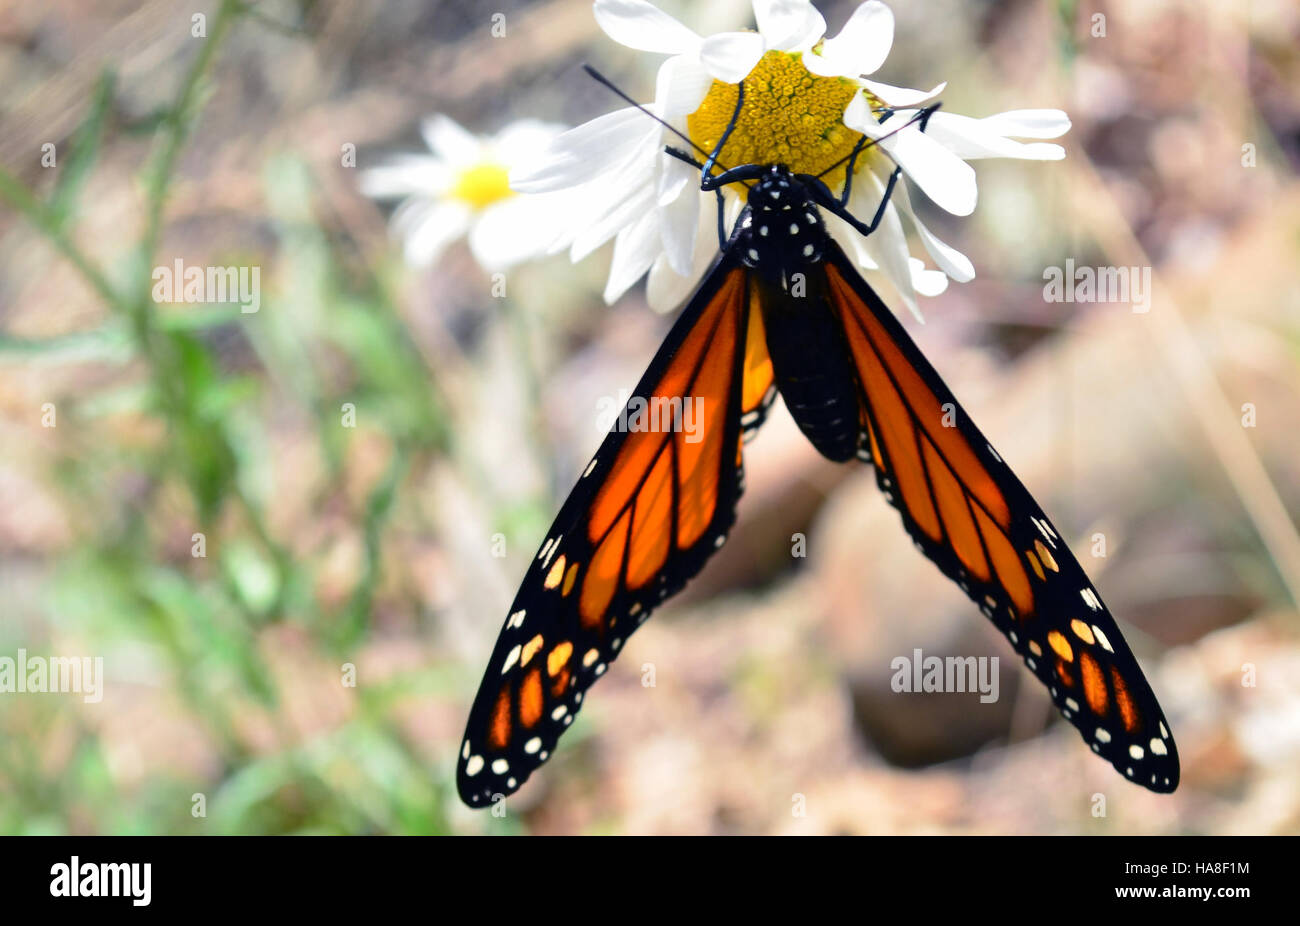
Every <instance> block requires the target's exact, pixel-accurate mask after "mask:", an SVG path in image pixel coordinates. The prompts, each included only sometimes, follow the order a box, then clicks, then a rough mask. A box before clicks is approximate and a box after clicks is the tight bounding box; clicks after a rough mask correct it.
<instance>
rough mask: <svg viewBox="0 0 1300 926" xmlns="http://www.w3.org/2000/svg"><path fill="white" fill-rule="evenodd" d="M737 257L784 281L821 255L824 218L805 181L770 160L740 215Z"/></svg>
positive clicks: (824, 228) (769, 277)
mask: <svg viewBox="0 0 1300 926" xmlns="http://www.w3.org/2000/svg"><path fill="white" fill-rule="evenodd" d="M737 234H738V236H739V240H738V242H737V243H738V245H739V253H740V258H741V261H742V262H743V263H744V264H745V266H747V267H751V268H753V269H755V270H756V271H758V272H759V273H760V274H762V275H763V276H765V277H767V278H768V279H770V280H774V281H780V282H783V281H785V280H787V279H788V278H789V277H790V275H791V274H792V273H795V272H797V271H798V270H799V268H801V267H806V266H808V265H810V264H815V263H817V262H819V261H820V260H821V259H822V256H823V254H824V253H825V249H826V234H827V232H826V224H825V223H824V222H823V221H822V217H821V213H820V212H819V211H818V208H817V205H816V204H815V203H814V202H813V199H812V195H811V194H810V192H809V190H808V188H807V187H806V186H805V185H804V183H803V181H801V180H800V179H799V178H797V177H795V176H794V175H793V174H792V173H790V171H789V169H788V168H786V167H783V166H781V165H773V166H772V167H771V168H769V169H768V170H767V172H766V173H764V174H763V175H762V177H760V178H759V179H758V180H757V181H756V182H755V183H754V186H753V187H752V188H751V189H750V191H749V206H748V208H746V210H745V212H744V213H743V214H742V216H741V219H740V229H739V231H738V233H737Z"/></svg>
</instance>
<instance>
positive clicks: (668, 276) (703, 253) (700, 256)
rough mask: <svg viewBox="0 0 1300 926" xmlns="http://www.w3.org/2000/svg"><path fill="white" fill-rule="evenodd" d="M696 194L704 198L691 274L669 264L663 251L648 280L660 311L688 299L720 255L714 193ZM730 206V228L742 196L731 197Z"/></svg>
mask: <svg viewBox="0 0 1300 926" xmlns="http://www.w3.org/2000/svg"><path fill="white" fill-rule="evenodd" d="M696 195H697V196H698V197H699V200H700V202H699V218H698V224H697V225H696V228H695V254H694V257H693V258H692V260H691V268H690V273H689V274H687V275H686V276H682V275H681V274H680V273H677V272H676V271H675V270H673V268H672V266H671V265H670V264H669V263H668V255H667V254H660V255H659V257H658V258H656V259H655V262H654V265H653V266H651V268H650V277H649V279H648V280H647V281H646V301H647V302H648V303H649V304H650V308H652V309H654V310H655V311H656V312H660V313H666V312H672V311H674V310H675V309H677V308H678V307H679V306H680V305H681V304H682V303H683V302H685V301H686V297H687V296H689V295H690V294H691V292H692V291H693V290H694V289H695V287H696V286H697V285H698V284H699V282H700V279H701V278H702V277H703V276H704V272H705V271H706V270H707V269H708V268H709V267H710V266H711V265H712V263H713V261H714V260H715V259H716V258H717V256H718V238H717V232H716V229H717V211H716V210H715V208H714V199H713V196H712V195H711V194H708V193H698V194H696ZM727 206H728V209H727V216H726V217H725V221H726V222H727V226H726V227H727V228H730V227H731V226H732V225H733V224H734V223H735V220H736V218H737V217H738V216H739V214H740V210H741V208H743V207H744V203H742V202H741V201H740V198H739V197H729V198H728V201H727Z"/></svg>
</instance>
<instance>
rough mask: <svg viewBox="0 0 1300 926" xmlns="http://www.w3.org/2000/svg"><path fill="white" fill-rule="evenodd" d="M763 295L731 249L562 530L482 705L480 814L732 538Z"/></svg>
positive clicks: (463, 787) (475, 756)
mask: <svg viewBox="0 0 1300 926" xmlns="http://www.w3.org/2000/svg"><path fill="white" fill-rule="evenodd" d="M749 290H750V285H749V276H748V272H747V271H746V270H745V269H744V268H742V267H740V266H739V265H738V264H736V263H735V262H734V261H732V260H731V259H729V258H726V257H723V258H720V259H719V261H718V262H717V264H715V267H714V269H713V270H712V271H711V272H710V274H709V275H708V276H707V277H706V279H705V281H704V283H703V284H702V285H701V287H700V289H699V290H698V292H697V293H696V295H695V296H694V298H693V299H692V300H691V302H690V304H688V305H687V307H686V308H685V309H684V310H683V311H682V314H681V317H680V318H679V319H678V320H677V322H676V323H675V324H674V326H673V329H672V331H671V332H670V333H669V335H668V337H667V338H666V339H665V341H664V344H663V346H662V347H661V348H660V349H659V353H658V354H657V355H656V356H655V359H654V360H653V361H652V362H651V364H650V367H649V369H648V370H647V371H646V373H645V375H644V376H643V377H642V379H641V382H640V383H639V384H638V386H637V388H636V390H635V391H634V393H633V395H632V397H631V398H630V399H629V400H628V404H627V406H626V407H625V409H624V415H623V417H621V418H620V421H619V422H618V423H616V424H615V426H614V429H613V430H612V431H611V432H610V434H609V435H608V436H607V437H606V438H605V441H604V443H603V444H602V445H601V447H600V450H599V451H598V452H597V453H596V456H595V457H594V458H593V459H592V461H591V463H590V465H589V466H588V467H587V470H586V472H584V473H583V475H582V477H581V478H580V479H579V481H578V484H577V485H576V486H575V487H574V489H573V491H572V492H571V493H570V495H569V498H568V500H567V501H566V502H565V504H564V506H563V507H562V508H561V510H560V513H559V515H558V516H557V517H556V519H555V523H554V524H553V525H552V526H551V529H550V530H549V531H548V532H547V535H546V537H547V539H546V541H545V542H544V543H543V544H542V547H541V549H540V550H539V551H538V554H537V556H536V558H535V559H534V561H533V563H532V565H531V566H530V568H529V570H528V573H527V575H526V576H525V577H524V580H523V583H522V585H521V586H520V589H519V592H518V594H517V595H516V597H515V601H514V604H513V605H512V606H511V608H510V613H509V616H508V617H507V618H506V621H505V625H504V626H503V627H502V629H501V633H500V636H499V637H498V639H497V644H496V648H495V650H494V651H493V654H492V658H491V660H490V661H489V663H488V669H487V672H486V674H485V675H484V678H483V681H482V684H481V685H480V687H479V691H478V695H477V697H476V698H475V700H474V706H473V708H472V709H471V711H470V717H469V723H468V725H467V727H466V731H465V738H464V740H463V743H462V746H461V752H460V756H459V761H458V764H457V774H456V784H457V788H458V790H459V792H460V796H461V799H462V800H464V801H465V803H467V804H468V805H470V806H471V807H482V806H484V805H486V804H488V803H490V802H491V801H493V800H496V799H497V798H499V797H500V796H502V795H506V794H510V793H511V792H513V791H515V790H516V789H517V788H518V787H519V786H520V785H522V784H523V783H524V781H525V780H526V779H527V778H528V776H529V775H530V774H531V773H532V772H533V770H534V769H536V768H537V767H538V766H539V765H541V764H542V763H543V762H545V761H546V760H547V759H548V758H549V757H550V754H551V752H552V751H553V750H554V749H555V744H556V741H557V740H558V739H559V737H560V735H561V734H562V733H563V732H564V731H565V729H567V728H568V726H569V725H570V724H571V723H572V722H573V718H574V715H576V714H577V713H578V711H579V709H580V708H581V706H582V701H583V696H584V694H585V692H586V691H587V689H588V688H589V687H590V686H591V684H592V683H593V682H594V681H595V680H596V679H597V678H599V677H600V676H601V675H602V674H603V673H604V672H605V671H606V669H607V668H608V666H609V664H610V663H611V662H613V660H614V659H615V658H616V657H617V656H618V653H619V650H620V648H621V647H622V645H623V644H624V642H626V640H627V638H628V636H629V635H630V634H631V633H632V632H633V631H635V630H636V628H637V627H639V626H640V625H641V624H642V623H643V622H644V621H645V620H646V618H647V617H649V615H650V612H651V611H652V610H653V609H654V607H655V606H656V605H657V604H658V603H659V602H660V601H662V600H663V599H665V598H667V597H668V596H669V595H672V594H673V593H675V592H676V591H677V590H678V589H680V588H681V587H682V585H684V584H685V583H686V581H687V580H688V579H690V578H691V577H692V576H694V575H695V574H696V573H697V572H699V570H700V568H701V567H702V566H703V565H704V562H705V560H707V559H708V558H709V556H711V555H712V554H713V553H714V552H715V551H716V550H717V548H718V547H720V546H722V543H723V541H724V540H725V539H726V532H727V531H728V530H729V529H730V527H731V525H732V523H733V522H734V519H735V505H736V501H737V500H738V499H739V497H740V493H741V489H742V469H741V466H742V457H741V446H742V437H743V436H744V435H745V434H750V433H752V432H753V430H754V429H756V428H757V427H758V425H759V423H760V422H761V420H762V417H763V415H764V414H765V412H766V409H767V406H768V405H769V404H770V403H771V400H772V397H773V394H774V391H775V390H774V389H773V388H772V370H771V362H770V360H769V359H768V358H767V348H766V341H765V336H764V332H763V323H762V318H761V315H759V313H757V312H755V311H752V310H751V296H750V292H749Z"/></svg>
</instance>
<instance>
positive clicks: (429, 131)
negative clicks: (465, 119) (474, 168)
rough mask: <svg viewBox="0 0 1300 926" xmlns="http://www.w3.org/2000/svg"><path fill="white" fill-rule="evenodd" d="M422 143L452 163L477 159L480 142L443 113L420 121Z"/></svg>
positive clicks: (471, 161)
mask: <svg viewBox="0 0 1300 926" xmlns="http://www.w3.org/2000/svg"><path fill="white" fill-rule="evenodd" d="M420 134H421V135H422V136H424V143H425V144H426V145H428V146H429V150H430V151H432V152H433V153H434V154H437V155H441V156H442V157H443V158H445V159H446V160H447V161H450V162H451V163H452V164H453V165H459V164H466V163H471V164H472V163H473V162H475V161H477V160H478V159H479V151H480V149H481V148H482V142H480V141H479V140H478V139H477V138H475V137H474V136H473V135H471V134H470V133H469V132H467V131H465V129H463V128H461V126H460V124H459V123H457V122H455V121H454V120H452V119H449V118H447V117H446V116H443V115H437V116H430V117H429V118H428V119H425V120H424V121H423V122H422V123H420Z"/></svg>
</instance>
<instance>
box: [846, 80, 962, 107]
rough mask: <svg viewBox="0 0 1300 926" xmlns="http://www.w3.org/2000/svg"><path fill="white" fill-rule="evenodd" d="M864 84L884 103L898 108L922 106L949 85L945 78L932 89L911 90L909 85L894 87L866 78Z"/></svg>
mask: <svg viewBox="0 0 1300 926" xmlns="http://www.w3.org/2000/svg"><path fill="white" fill-rule="evenodd" d="M862 85H863V86H864V87H866V88H867V89H868V90H870V91H871V92H872V93H873V94H875V95H876V97H878V98H879V99H880V101H881V102H882V103H884V104H886V105H887V106H893V107H895V108H898V107H902V106H920V105H921V104H922V103H926V102H929V101H930V100H932V99H934V98H935V97H936V96H938V95H939V94H941V93H943V91H944V88H945V87H947V86H948V82H947V81H946V80H945V81H944V82H943V83H941V84H939V85H938V86H936V87H934V88H933V89H931V90H911V89H909V88H907V87H894V86H892V85H890V84H882V83H880V81H877V80H866V79H865V78H864V79H863V81H862Z"/></svg>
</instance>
